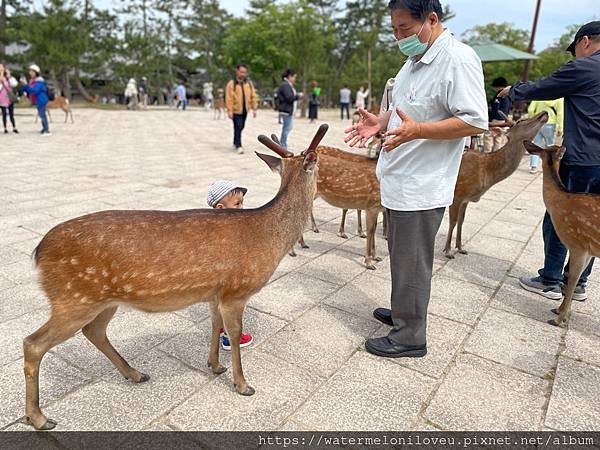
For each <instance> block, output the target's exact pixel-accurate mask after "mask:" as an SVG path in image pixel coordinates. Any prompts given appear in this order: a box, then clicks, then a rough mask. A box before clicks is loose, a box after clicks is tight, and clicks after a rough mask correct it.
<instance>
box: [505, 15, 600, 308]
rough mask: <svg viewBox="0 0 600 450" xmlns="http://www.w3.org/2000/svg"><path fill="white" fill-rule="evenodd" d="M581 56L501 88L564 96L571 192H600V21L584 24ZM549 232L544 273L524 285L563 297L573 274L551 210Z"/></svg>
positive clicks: (533, 96) (582, 285) (574, 50)
mask: <svg viewBox="0 0 600 450" xmlns="http://www.w3.org/2000/svg"><path fill="white" fill-rule="evenodd" d="M567 51H568V52H570V53H571V54H572V55H573V56H575V59H574V60H572V61H571V62H569V63H567V64H565V65H564V66H562V67H561V68H560V69H558V70H557V71H556V72H554V73H553V74H551V75H550V76H548V77H546V78H542V79H541V80H538V81H535V82H529V83H517V84H515V85H514V86H509V87H507V88H505V89H504V90H503V91H502V92H500V94H499V96H508V97H509V98H510V99H511V100H512V101H513V102H520V101H524V100H556V99H558V98H561V97H564V99H565V100H564V102H565V118H564V140H563V145H564V146H565V147H566V152H565V155H564V157H563V159H562V161H561V165H560V170H559V176H560V178H561V180H562V182H563V184H564V186H565V187H566V189H567V191H569V192H584V193H591V194H600V76H599V75H598V74H600V21H595V22H590V23H588V24H586V25H584V26H582V27H581V28H580V29H579V31H578V32H577V34H576V35H575V39H574V40H573V42H572V43H571V45H569V47H568V48H567ZM542 232H543V235H544V253H545V258H544V267H543V268H542V269H540V270H539V271H538V274H539V276H536V277H533V278H529V277H523V278H521V279H520V280H519V281H520V284H521V287H522V288H524V289H526V290H528V291H531V292H535V293H537V294H540V295H542V296H544V297H546V298H550V299H554V300H560V299H561V298H562V292H561V287H562V285H563V282H565V281H566V279H567V274H568V272H569V265H568V264H567V266H566V267H565V260H566V257H567V248H566V247H565V246H564V245H563V243H562V242H561V241H560V239H559V237H558V235H557V234H556V230H555V229H554V226H553V225H552V220H551V218H550V215H549V214H548V213H546V215H545V216H544V222H543V226H542ZM593 263H594V260H593V259H592V260H591V261H590V263H589V264H588V266H587V268H586V269H585V271H584V272H583V274H582V275H581V278H580V279H579V282H578V283H577V288H576V289H575V293H574V294H573V299H574V300H579V301H584V300H586V299H587V292H586V284H587V280H588V277H589V276H590V274H591V272H592V266H593Z"/></svg>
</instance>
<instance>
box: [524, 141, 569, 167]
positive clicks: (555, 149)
mask: <svg viewBox="0 0 600 450" xmlns="http://www.w3.org/2000/svg"><path fill="white" fill-rule="evenodd" d="M523 146H524V147H525V150H527V151H528V152H529V153H531V154H532V155H537V156H539V157H540V158H541V159H542V161H550V162H551V164H550V165H551V166H552V167H553V168H555V169H557V170H558V166H559V165H560V160H561V159H562V157H563V156H564V154H565V150H566V148H565V147H564V146H558V145H552V146H550V147H548V148H542V147H539V146H537V145H535V144H534V143H533V142H531V141H523Z"/></svg>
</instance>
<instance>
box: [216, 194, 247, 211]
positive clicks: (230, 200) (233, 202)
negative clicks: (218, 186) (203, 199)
mask: <svg viewBox="0 0 600 450" xmlns="http://www.w3.org/2000/svg"><path fill="white" fill-rule="evenodd" d="M215 208H219V209H222V208H235V209H243V208H244V194H243V193H241V192H235V193H232V194H227V195H226V196H225V197H223V198H222V199H221V200H220V201H219V203H217V205H216V206H215Z"/></svg>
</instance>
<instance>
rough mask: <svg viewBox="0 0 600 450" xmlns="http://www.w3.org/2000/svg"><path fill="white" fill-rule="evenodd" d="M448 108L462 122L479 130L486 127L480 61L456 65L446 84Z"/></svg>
mask: <svg viewBox="0 0 600 450" xmlns="http://www.w3.org/2000/svg"><path fill="white" fill-rule="evenodd" d="M447 96H448V108H449V110H450V113H451V114H452V115H453V116H454V117H457V118H458V119H460V120H462V121H463V122H465V123H467V124H469V125H471V126H473V127H475V128H479V129H481V130H487V129H488V107H487V101H486V97H485V88H484V82H483V69H482V67H481V63H479V64H477V63H475V62H465V63H462V64H459V65H457V66H456V67H455V68H454V70H453V74H452V77H451V79H450V82H449V84H448V91H447Z"/></svg>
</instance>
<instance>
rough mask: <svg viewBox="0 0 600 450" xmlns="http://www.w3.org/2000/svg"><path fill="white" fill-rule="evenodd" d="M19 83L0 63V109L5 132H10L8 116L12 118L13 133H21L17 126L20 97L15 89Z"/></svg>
mask: <svg viewBox="0 0 600 450" xmlns="http://www.w3.org/2000/svg"><path fill="white" fill-rule="evenodd" d="M18 85H19V83H18V82H17V80H16V79H15V78H14V77H12V76H11V75H10V71H9V70H8V69H6V68H5V67H4V65H3V64H0V109H1V110H2V125H3V126H4V133H5V134H8V129H7V128H6V122H7V121H6V119H7V116H8V118H9V119H10V123H11V125H12V130H13V133H19V130H17V127H16V126H15V103H17V102H18V101H19V98H18V97H17V96H16V95H15V93H14V91H13V89H14V88H15V87H17V86H18Z"/></svg>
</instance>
